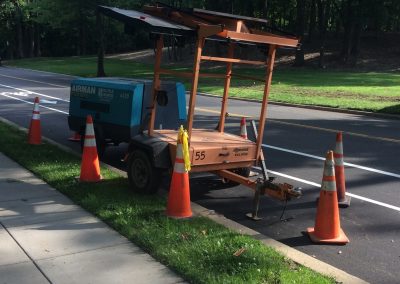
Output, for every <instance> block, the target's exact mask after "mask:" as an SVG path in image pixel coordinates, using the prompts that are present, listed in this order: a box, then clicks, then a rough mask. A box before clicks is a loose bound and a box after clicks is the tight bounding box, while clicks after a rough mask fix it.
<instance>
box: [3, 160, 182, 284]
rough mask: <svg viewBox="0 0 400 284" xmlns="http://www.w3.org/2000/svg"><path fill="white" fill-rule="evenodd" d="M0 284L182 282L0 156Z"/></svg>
mask: <svg viewBox="0 0 400 284" xmlns="http://www.w3.org/2000/svg"><path fill="white" fill-rule="evenodd" d="M0 275H1V277H0V283H29V284H34V283H96V284H98V283H183V282H184V280H183V279H181V278H180V277H179V276H177V275H176V274H175V273H174V272H172V271H171V270H169V269H168V268H167V267H165V266H164V265H162V264H160V263H158V262H157V261H155V260H154V259H153V258H152V257H151V256H150V255H148V254H147V253H145V252H143V251H142V250H141V249H140V248H138V247H137V246H135V245H134V244H132V243H131V242H129V241H128V239H126V238H125V237H123V236H121V235H119V234H118V233H117V232H115V231H113V230H112V229H111V228H109V227H108V226H107V225H106V224H105V223H103V222H102V221H100V220H99V219H97V218H96V217H94V216H93V215H91V214H90V213H88V212H86V211H84V210H83V209H82V208H80V207H79V206H77V205H75V204H74V203H72V202H71V201H70V200H69V199H68V198H67V197H65V196H64V195H62V194H61V193H59V192H58V191H56V190H55V189H53V188H51V187H50V186H49V185H47V184H46V183H44V182H43V181H42V180H40V179H38V178H36V177H35V176H34V175H33V174H32V173H30V172H28V171H27V170H25V169H24V168H22V167H21V166H19V165H18V164H16V163H15V162H13V161H11V160H10V159H9V158H7V157H5V156H4V155H3V154H2V153H0Z"/></svg>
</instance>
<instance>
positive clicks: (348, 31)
mask: <svg viewBox="0 0 400 284" xmlns="http://www.w3.org/2000/svg"><path fill="white" fill-rule="evenodd" d="M346 9H347V11H346V12H345V13H344V15H345V25H344V36H343V44H342V51H341V53H340V57H341V59H342V61H343V62H344V63H347V62H348V61H349V59H350V52H351V46H352V45H353V33H354V26H355V21H354V16H355V15H354V11H353V6H352V0H348V1H347V5H346Z"/></svg>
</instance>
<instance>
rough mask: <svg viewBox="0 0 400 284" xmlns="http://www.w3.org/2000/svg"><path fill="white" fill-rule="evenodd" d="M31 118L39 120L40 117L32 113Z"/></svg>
mask: <svg viewBox="0 0 400 284" xmlns="http://www.w3.org/2000/svg"><path fill="white" fill-rule="evenodd" d="M32 119H35V120H39V119H40V114H37V113H34V114H33V115H32Z"/></svg>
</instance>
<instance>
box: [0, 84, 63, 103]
mask: <svg viewBox="0 0 400 284" xmlns="http://www.w3.org/2000/svg"><path fill="white" fill-rule="evenodd" d="M0 86H2V87H5V88H9V89H14V90H18V91H22V92H27V93H28V94H31V95H38V96H42V97H46V98H49V99H53V100H58V101H62V102H66V103H69V101H68V100H64V99H60V98H57V97H52V96H49V95H45V94H41V93H37V92H33V91H29V90H25V89H20V88H16V87H13V86H8V85H3V84H0Z"/></svg>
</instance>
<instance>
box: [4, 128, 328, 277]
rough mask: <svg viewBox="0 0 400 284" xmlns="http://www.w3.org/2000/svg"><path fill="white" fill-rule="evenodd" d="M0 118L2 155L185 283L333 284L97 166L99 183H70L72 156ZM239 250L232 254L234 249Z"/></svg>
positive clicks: (74, 169)
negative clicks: (183, 216) (173, 215)
mask: <svg viewBox="0 0 400 284" xmlns="http://www.w3.org/2000/svg"><path fill="white" fill-rule="evenodd" d="M26 140H27V139H26V134H24V133H22V132H21V131H19V130H17V129H15V128H13V127H10V126H8V125H5V124H4V123H2V122H0V152H3V153H4V154H6V155H8V156H9V157H11V158H12V159H14V160H15V161H17V162H18V163H20V164H21V165H23V166H24V167H26V168H27V169H28V170H30V171H32V172H33V173H35V174H36V175H38V176H39V177H40V178H42V179H43V180H45V181H46V182H47V183H49V184H50V185H51V186H53V187H54V188H56V189H58V190H59V191H61V192H62V193H63V194H65V195H67V196H68V197H70V198H71V199H72V200H73V201H74V202H75V203H77V204H79V205H81V206H82V207H84V208H85V209H87V210H88V211H90V212H92V213H94V214H95V215H97V216H98V217H100V218H101V219H103V220H104V221H105V222H107V223H108V224H109V225H110V226H111V227H113V228H114V229H115V230H117V231H118V232H120V233H121V234H122V235H124V236H126V237H127V238H128V239H130V240H132V241H133V242H135V243H136V244H138V245H139V246H141V247H142V248H143V249H144V250H146V251H147V252H149V253H150V254H152V255H153V256H154V257H155V258H156V259H158V260H159V261H161V262H163V263H164V264H166V265H168V266H169V267H171V268H172V269H174V270H175V271H177V272H178V273H180V274H181V275H182V276H183V277H184V278H185V279H187V280H188V281H189V282H191V283H318V284H319V283H334V281H333V279H331V278H328V277H325V276H322V275H320V274H318V273H316V272H313V271H311V270H310V269H308V268H305V267H303V266H300V265H297V264H295V263H293V262H291V261H290V260H288V259H285V258H284V257H283V256H281V255H280V254H278V253H277V252H276V251H274V250H272V249H271V248H269V247H266V246H264V245H262V244H261V243H260V242H259V241H257V240H255V239H252V238H250V237H248V236H244V235H240V234H238V233H235V232H232V231H230V230H228V229H226V228H224V227H222V226H221V225H218V224H216V223H214V222H212V221H211V220H209V219H206V218H202V217H194V218H192V219H190V220H173V219H169V218H167V217H166V216H165V214H164V211H165V198H163V197H159V196H143V195H135V194H132V193H131V192H129V191H128V189H127V187H128V184H127V180H126V178H122V177H120V176H118V175H117V174H116V173H114V172H112V171H110V170H108V169H105V168H102V169H101V171H102V175H103V177H104V181H102V182H101V183H95V184H85V183H79V182H77V181H76V179H75V177H76V176H78V175H79V170H80V161H79V159H78V157H76V156H74V155H72V154H68V153H66V152H64V151H62V150H60V149H59V148H57V147H56V146H53V145H49V144H47V143H44V144H42V145H29V144H27V142H26ZM240 249H241V250H242V253H241V254H238V255H237V256H235V255H234V254H235V252H237V251H239V250H240Z"/></svg>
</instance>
